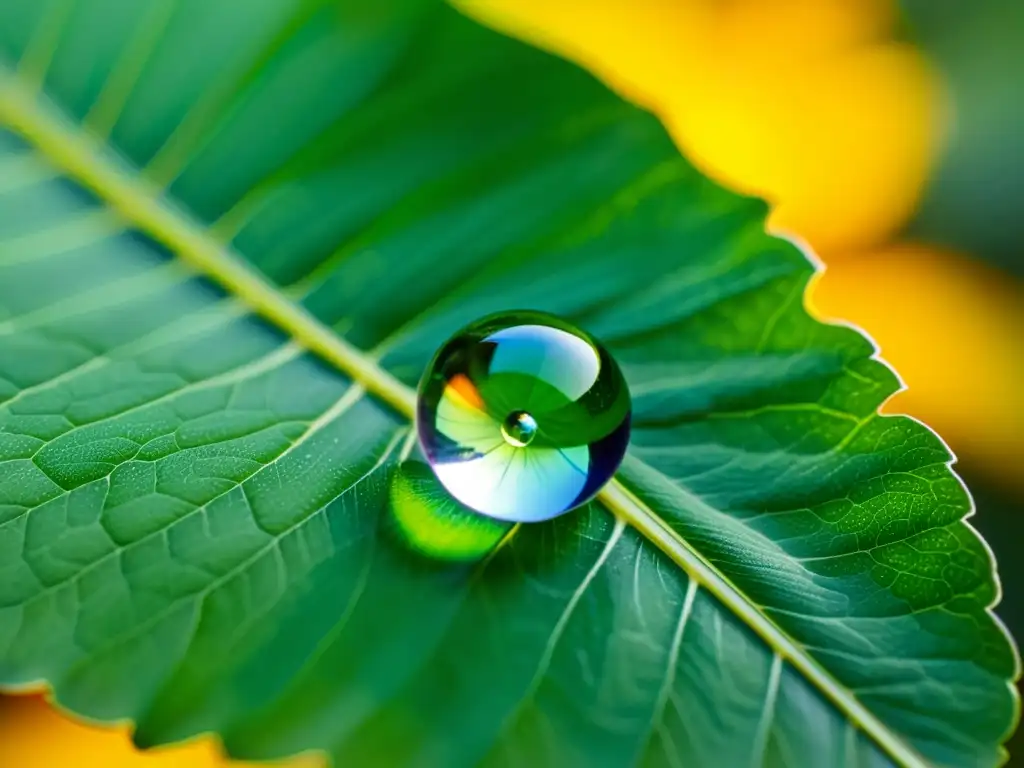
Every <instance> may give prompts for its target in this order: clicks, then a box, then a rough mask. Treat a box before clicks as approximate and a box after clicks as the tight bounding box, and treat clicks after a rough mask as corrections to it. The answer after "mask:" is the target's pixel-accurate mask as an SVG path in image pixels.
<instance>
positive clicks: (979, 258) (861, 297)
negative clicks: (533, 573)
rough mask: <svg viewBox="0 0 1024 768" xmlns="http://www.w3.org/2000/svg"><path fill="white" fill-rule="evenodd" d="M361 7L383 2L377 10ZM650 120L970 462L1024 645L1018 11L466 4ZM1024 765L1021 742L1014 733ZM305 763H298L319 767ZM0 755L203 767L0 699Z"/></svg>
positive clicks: (493, 0) (743, 2)
mask: <svg viewBox="0 0 1024 768" xmlns="http://www.w3.org/2000/svg"><path fill="white" fill-rule="evenodd" d="M367 1H368V2H369V1H370V0H367ZM459 4H460V5H461V7H462V8H463V9H464V10H466V11H467V12H469V13H471V14H473V15H475V16H476V17H478V18H479V19H481V20H483V21H484V22H486V23H488V24H490V25H492V26H495V27H498V28H500V29H503V30H505V31H507V32H509V33H510V34H514V35H516V36H519V37H522V38H525V39H527V40H529V41H531V42H533V43H535V44H538V45H541V46H543V47H546V48H548V49H550V50H552V51H555V52H557V53H559V54H561V55H563V56H565V57H567V58H570V59H572V60H575V61H577V62H578V63H580V64H582V65H583V66H585V67H587V68H588V69H590V70H591V71H593V72H594V73H595V74H597V75H598V76H599V77H601V78H602V79H604V80H605V81H606V82H607V83H608V84H609V85H610V86H611V87H612V88H614V89H616V90H617V91H619V92H620V93H621V94H622V95H623V96H624V97H626V98H628V99H631V100H633V101H635V102H637V103H639V104H641V105H643V106H645V107H647V108H648V109H650V110H652V111H653V112H655V113H656V114H658V115H659V116H660V117H661V118H662V120H663V121H664V122H665V124H666V126H667V127H668V129H669V131H670V132H671V133H672V135H673V137H674V138H675V140H676V142H677V143H678V145H679V147H680V149H681V150H682V151H683V152H684V153H685V154H686V155H687V156H688V157H689V158H690V159H691V160H692V161H694V162H695V163H696V164H697V165H698V166H699V167H700V168H701V169H702V170H703V171H704V172H705V173H706V174H708V175H709V176H711V177H712V178H715V179H717V180H718V181H719V182H720V183H722V184H725V185H727V186H729V187H732V188H733V189H736V190H739V191H742V192H746V193H750V194H756V195H759V196H761V197H764V198H766V199H767V200H768V201H769V202H770V203H771V204H772V214H771V217H770V219H769V222H768V225H769V227H770V229H771V230H773V231H775V232H778V233H784V234H787V235H790V236H794V237H796V238H799V239H801V240H803V241H805V242H806V243H808V244H809V245H810V246H811V248H812V249H813V250H814V251H815V252H816V253H817V254H818V256H819V257H820V258H821V260H822V262H823V263H824V265H825V266H826V270H825V272H824V273H823V275H822V276H821V277H820V278H819V279H818V280H817V281H816V282H815V283H814V284H813V286H812V291H811V295H810V296H809V298H808V300H809V302H810V304H811V306H812V307H813V309H814V310H815V311H816V313H817V314H818V315H819V316H820V317H822V318H827V319H835V320H843V321H847V322H852V323H855V324H857V325H859V326H860V327H862V328H864V329H865V330H866V331H867V332H868V333H869V334H870V335H871V336H872V337H873V338H874V339H875V340H876V342H877V343H878V345H879V347H880V349H881V352H882V355H883V357H884V358H885V359H886V360H888V361H889V362H890V363H892V364H893V366H894V367H895V368H896V370H898V371H899V373H900V374H901V376H902V377H903V379H904V381H905V382H906V384H907V387H908V388H907V390H906V391H904V392H902V393H900V394H899V395H897V396H896V397H894V398H893V399H892V400H891V401H890V402H889V403H888V404H887V406H886V407H887V409H888V410H889V411H891V412H902V413H909V414H911V415H914V416H917V417H918V418H920V419H921V420H923V421H925V422H926V423H928V424H930V425H931V426H933V427H934V428H935V429H936V430H937V431H938V432H939V433H940V434H941V435H942V436H943V437H944V438H945V439H946V440H947V442H948V443H949V444H950V446H951V447H952V448H953V450H954V452H955V453H956V454H957V456H958V457H959V459H960V462H959V464H958V469H959V470H960V472H961V474H962V475H963V476H964V477H965V479H966V480H967V482H968V485H969V487H970V488H971V489H972V491H973V492H974V495H975V499H976V502H977V508H978V512H977V514H976V516H975V518H974V520H973V522H974V524H975V526H976V527H977V528H978V529H979V530H981V532H982V533H983V534H984V535H985V537H986V538H987V539H988V541H989V542H990V544H991V545H992V548H993V549H994V550H995V553H996V556H997V558H998V559H999V562H1000V566H1001V567H1000V573H1001V576H1002V581H1003V585H1004V591H1005V593H1006V594H1005V596H1004V600H1003V603H1002V604H1001V606H1000V608H999V610H998V613H999V615H1000V616H1001V617H1002V618H1003V619H1004V621H1006V623H1007V624H1008V625H1009V626H1010V628H1011V631H1013V632H1014V634H1015V635H1016V636H1017V637H1024V558H1022V557H1021V556H1020V554H1019V549H1020V547H1021V546H1022V545H1024V467H1022V466H1021V465H1022V460H1024V386H1022V382H1024V376H1022V374H1024V357H1022V355H1021V348H1022V346H1024V344H1022V342H1024V95H1022V94H1024V91H1022V90H1021V88H1022V86H1021V77H1022V76H1024V2H1021V0H983V1H981V0H979V1H977V2H962V0H902V2H897V0H460V3H459ZM1010 751H1011V755H1013V754H1016V755H1018V757H1017V759H1016V760H1015V759H1014V758H1013V757H1011V765H1013V764H1018V765H1024V736H1021V735H1018V737H1017V738H1016V739H1014V741H1012V742H1011V744H1010ZM315 764H317V761H316V760H315V759H314V758H309V757H307V758H298V759H297V760H294V761H291V762H290V763H289V765H290V766H292V765H294V766H302V767H303V768H305V766H312V765H315ZM0 765H3V766H12V767H16V768H62V767H63V766H72V765H73V766H76V768H92V767H93V766H96V767H100V766H102V768H129V767H131V768H179V767H180V768H208V767H213V766H226V765H229V763H228V761H226V760H225V759H224V758H222V757H221V755H220V752H219V749H218V747H217V745H216V744H215V743H214V742H213V741H212V740H209V739H206V740H199V741H197V742H194V743H192V744H189V745H185V746H183V747H176V748H169V749H161V750H157V751H156V752H152V753H147V754H142V753H139V752H136V751H135V750H133V749H132V747H131V744H130V739H129V736H128V726H127V725H124V726H121V727H115V728H109V727H107V728H98V727H93V726H89V725H85V724H81V723H78V722H76V721H74V720H72V719H70V718H67V717H65V716H64V715H62V714H60V713H58V712H56V711H55V710H54V709H52V708H51V707H49V705H47V704H46V703H45V701H44V700H43V699H42V698H41V697H40V696H38V695H36V696H21V697H12V698H6V699H4V698H0Z"/></svg>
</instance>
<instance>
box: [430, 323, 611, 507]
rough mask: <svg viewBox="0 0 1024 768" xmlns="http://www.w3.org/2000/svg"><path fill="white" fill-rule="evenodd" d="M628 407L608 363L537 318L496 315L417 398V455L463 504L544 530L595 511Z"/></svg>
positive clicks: (433, 374)
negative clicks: (576, 511)
mask: <svg viewBox="0 0 1024 768" xmlns="http://www.w3.org/2000/svg"><path fill="white" fill-rule="evenodd" d="M629 419H630V397H629V390H628V388H627V386H626V381H625V378H624V377H623V375H622V371H621V370H620V369H619V366H618V364H617V363H616V362H615V360H614V359H613V358H612V357H611V355H610V354H609V353H608V351H607V350H606V349H605V348H604V346H603V345H601V344H600V343H599V342H597V341H596V340H595V339H593V338H592V337H590V336H589V335H588V334H586V333H584V332H583V331H581V330H580V329H578V328H576V327H575V326H573V325H571V324H570V323H568V322H566V321H564V320H561V319H559V318H557V317H554V316H552V315H547V314H543V313H540V312H513V313H506V314H501V315H493V316H490V317H486V318H484V319H482V320H479V321H477V322H476V323H473V324H472V325H470V326H468V327H466V328H464V329H463V330H462V331H460V332H459V333H457V334H456V335H455V336H453V337H452V338H451V339H449V340H448V341H447V342H446V343H445V344H444V345H443V346H442V347H441V349H440V350H439V351H438V352H437V354H436V355H435V356H434V359H433V361H432V362H431V364H430V366H429V367H428V369H427V371H426V372H425V374H424V376H423V379H422V381H421V382H420V388H419V399H418V402H417V429H418V432H419V438H420V445H421V446H422V448H423V452H424V455H425V456H426V457H427V459H428V461H429V462H430V465H431V467H432V468H433V470H434V472H435V474H436V476H437V478H438V480H439V481H440V482H441V483H442V484H443V486H444V487H445V488H446V489H447V490H448V492H449V493H450V494H451V495H452V496H453V497H455V498H456V499H457V500H458V501H460V502H461V503H462V504H464V505H466V506H467V507H470V508H471V509H474V510H476V511H477V512H481V513H483V514H485V515H489V516H491V517H494V518H498V519H501V520H511V521H520V522H527V521H536V520H547V519H549V518H552V517H555V516H557V515H559V514H562V513H563V512H566V511H568V510H570V509H572V508H574V507H577V506H579V505H581V504H583V503H585V502H586V501H588V500H589V499H591V498H592V497H593V496H594V495H595V494H596V493H597V492H598V491H599V490H600V489H601V487H602V486H603V485H604V484H605V483H606V482H607V481H608V480H609V479H610V478H611V477H612V475H613V474H614V473H615V470H616V469H617V468H618V466H619V464H620V462H621V461H622V457H623V455H624V454H625V451H626V445H627V443H628V441H629Z"/></svg>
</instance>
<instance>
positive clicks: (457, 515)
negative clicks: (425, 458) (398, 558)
mask: <svg viewBox="0 0 1024 768" xmlns="http://www.w3.org/2000/svg"><path fill="white" fill-rule="evenodd" d="M388 496H389V520H388V523H389V524H390V525H389V527H393V528H394V531H395V533H396V534H397V537H398V538H399V539H400V540H401V541H402V542H403V543H405V544H406V545H407V546H408V547H409V548H410V549H412V550H414V551H416V552H418V553H419V554H422V555H425V556H427V557H431V558H434V559H438V560H447V561H454V562H470V561H474V560H480V559H482V558H483V557H484V556H486V555H487V554H489V553H490V552H492V551H493V550H494V549H496V548H497V547H498V546H499V545H501V544H502V543H504V541H506V540H507V539H508V538H510V537H511V536H512V534H513V529H514V528H515V523H511V522H507V521H504V520H495V519H494V518H490V517H487V516H486V515H481V514H479V513H478V512H474V511H473V510H471V509H469V508H468V507H465V506H463V505H462V504H460V503H459V502H458V501H456V500H455V499H453V498H452V497H451V496H450V495H449V494H448V492H447V491H446V490H445V488H444V486H443V485H441V483H440V482H439V481H438V480H437V477H436V476H435V475H434V471H433V470H432V469H431V468H430V466H429V465H427V464H425V463H423V462H421V461H405V462H403V463H402V464H401V466H399V467H398V469H397V470H396V471H395V473H394V474H393V475H392V478H391V486H390V489H389V493H388Z"/></svg>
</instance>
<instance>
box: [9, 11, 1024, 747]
mask: <svg viewBox="0 0 1024 768" xmlns="http://www.w3.org/2000/svg"><path fill="white" fill-rule="evenodd" d="M0 52H2V56H3V57H4V59H5V60H6V64H5V65H4V68H3V69H2V70H0V119H2V121H3V122H4V124H5V125H7V127H8V128H9V130H7V131H5V132H4V133H2V134H0V153H2V154H0V169H2V173H0V195H2V196H0V238H2V241H0V312H2V313H3V314H2V316H0V398H2V402H0V681H2V682H4V683H5V684H7V685H12V686H18V685H28V684H32V683H33V682H36V681H41V680H45V681H47V682H48V683H50V684H51V685H52V686H53V688H54V691H55V694H56V696H57V698H58V700H59V701H61V702H62V703H63V704H65V705H67V706H69V707H71V708H72V709H74V710H76V711H78V712H81V713H83V714H85V715H88V716H90V717H96V718H102V719H115V718H131V719H133V720H134V721H135V722H136V723H137V724H138V730H137V733H136V739H137V741H138V742H139V743H140V744H144V745H148V744H156V743H162V742H166V741H170V740H174V739H180V738H184V737H187V736H189V735H192V734H195V733H198V732H201V731H205V730H212V731H215V732H217V733H219V734H220V735H221V736H222V737H223V738H224V740H225V742H226V744H227V746H228V748H229V750H230V752H231V753H232V754H233V755H236V756H244V757H259V758H262V757H271V756H276V755H282V754H288V753H293V752H297V751H301V750H306V749H314V748H316V749H323V750H326V751H327V752H328V753H329V754H331V755H332V756H333V757H335V758H336V759H337V761H338V762H339V763H340V764H350V765H422V766H437V765H445V766H460V765H466V766H469V765H495V766H503V765H515V764H519V763H522V762H526V761H529V762H530V763H532V764H541V765H553V766H576V765H592V764H606V765H644V766H659V765H670V766H675V765H745V764H752V765H759V764H763V765H772V766H775V765H780V766H782V765H785V766H794V765H808V766H821V765H846V766H876V765H878V766H881V765H891V764H899V765H921V764H924V763H925V762H926V761H927V762H931V763H935V764H943V765H992V764H996V763H998V762H999V761H1000V759H1001V751H1000V743H1001V742H1002V740H1003V739H1004V738H1005V736H1006V735H1007V732H1008V730H1009V729H1010V727H1011V724H1012V723H1013V721H1014V719H1015V716H1016V709H1015V708H1016V701H1015V699H1014V694H1013V692H1012V688H1011V687H1010V684H1009V682H1010V680H1011V679H1012V678H1014V677H1015V676H1016V674H1017V671H1018V670H1017V661H1016V656H1015V653H1014V651H1013V648H1012V645H1011V643H1010V641H1009V639H1008V637H1007V635H1006V634H1005V632H1004V631H1003V629H1002V628H1001V626H1000V625H999V624H998V623H997V622H996V620H995V619H994V617H993V616H992V614H991V613H990V611H989V608H990V607H991V606H992V605H993V604H994V602H995V601H996V600H997V597H998V587H997V583H996V581H995V578H994V576H993V570H992V562H991V558H990V555H989V553H988V551H987V549H986V548H985V546H984V544H983V543H982V542H981V541H980V540H979V539H978V537H977V536H976V534H975V533H974V532H973V531H972V530H971V529H970V528H969V527H968V526H967V525H966V524H965V523H964V522H963V518H964V516H965V515H966V514H968V513H969V511H970V509H971V502H970V498H969V496H968V495H967V493H966V492H965V490H964V489H963V487H962V486H961V484H960V482H959V481H958V479H957V478H956V476H955V475H954V474H953V473H952V472H951V471H950V469H949V462H950V460H951V456H950V454H949V451H948V450H947V449H946V447H945V446H944V445H943V444H942V442H941V441H940V440H939V439H938V438H937V437H936V436H935V435H933V434H932V433H931V432H930V431H929V430H928V429H927V428H925V427H924V426H922V425H920V424H918V423H916V422H914V421H912V420H910V419H907V418H902V417H881V416H879V415H878V413H877V409H878V406H879V405H880V404H881V403H882V402H883V401H884V400H885V399H886V397H888V396H889V395H890V394H891V393H892V392H893V391H895V390H896V388H897V386H898V382H897V380H896V378H895V376H894V375H893V374H892V373H891V371H889V370H888V369H887V368H886V367H885V366H884V365H882V364H881V363H879V362H878V361H877V360H875V359H874V357H873V354H874V350H873V348H872V346H871V344H870V343H869V342H868V341H867V340H866V339H864V338H863V337H862V336H861V335H860V334H859V333H857V332H856V331H854V330H851V329H847V328H841V327H835V326H829V325H824V324H821V323H819V322H817V321H815V320H813V319H812V318H811V317H809V316H808V314H807V312H806V311H805V309H804V307H803V302H802V296H803V293H804V289H805V287H806V284H807V281H808V279H809V277H810V275H811V274H812V271H813V269H812V266H811V265H810V264H809V263H808V260H807V259H806V258H805V256H804V255H803V254H802V253H801V252H800V251H799V250H798V249H797V248H796V247H794V246H793V245H792V244H790V243H787V242H784V241H780V240H777V239H773V238H770V237H768V236H767V235H765V234H764V232H763V220H764V213H765V206H764V204H763V203H761V202H759V201H756V200H751V199H745V198H740V197H737V196H735V195H733V194H730V193H727V192H725V191H723V190H721V189H719V188H717V187H716V186H714V185H713V184H711V183H710V182H708V181H707V180H706V179H704V178H703V177H701V176H700V175H699V174H698V173H697V172H696V171H695V170H694V169H693V168H692V167H691V166H690V165H689V164H687V162H686V161H685V160H684V159H683V158H681V157H679V155H678V154H677V152H676V150H675V149H674V147H673V146H672V145H671V143H670V141H669V139H668V138H667V137H666V135H665V133H664V131H663V130H662V128H661V127H660V126H659V125H658V124H657V122H656V121H655V120H654V119H652V118H651V117H649V116H648V115H646V114H643V113H641V112H639V111H637V110H636V109H634V108H632V107H629V106H628V105H625V104H623V103H621V102H620V101H618V100H617V99H616V98H615V97H613V96H611V95H610V94H609V93H608V92H607V91H606V90H605V89H604V88H603V87H601V86H600V85H599V84H597V83H596V82H594V81H593V80H592V79H591V78H590V77H589V76H588V75H586V74H585V73H582V72H580V71H579V70H577V69H575V68H573V67H571V66H569V65H567V64H565V63H562V62H558V61H556V60H554V59H552V58H551V57H549V56H547V55H545V54H542V53H540V52H537V51H533V50H530V49H528V48H526V47H524V46H522V45H520V44H518V43H515V42H512V41H509V40H506V39H503V38H501V37H499V36H497V35H495V34H493V33H491V32H488V31H486V30H483V29H481V28H478V27H476V26H474V25H473V24H472V23H470V22H468V21H467V20H464V19H462V18H460V17H459V16H457V15H456V14H455V13H454V12H453V11H451V10H450V9H447V8H444V7H435V6H433V5H424V6H419V5H416V4H415V3H412V2H398V0H391V2H382V3H374V4H359V3H340V4H337V3H322V2H306V1H303V0H259V1H258V2H256V1H252V2H247V3H244V4H243V3H241V2H240V0H201V2H200V1H198V0H197V1H196V2H192V1H191V0H180V1H179V2H173V3H172V2H168V3H156V2H152V3H126V2H120V1H119V0H79V2H75V3H67V2H64V1H63V0H56V1H55V2H52V3H36V2H32V1H31V0H9V2H7V3H5V4H4V6H3V8H2V9H0ZM510 308H518V309H524V308H525V309H542V310H546V311H549V312H555V313H557V314H560V315H563V316H565V317H567V318H570V319H572V320H574V321H575V322H577V323H579V324H580V325H582V326H584V327H586V328H587V329H588V330H589V331H591V332H593V333H595V334H596V335H598V336H600V337H601V338H603V339H604V340H605V341H606V343H607V344H608V345H609V347H610V348H611V349H612V350H613V352H614V353H615V354H616V356H617V358H618V359H619V360H620V362H621V363H622V365H623V368H624V370H625V372H626V375H627V378H628V379H629V382H630V386H631V389H632V392H633V397H634V404H635V429H634V434H633V439H632V446H631V449H630V454H629V456H628V458H627V461H626V463H625V465H624V466H623V468H622V470H621V471H620V474H619V478H618V480H617V481H616V482H615V483H613V484H612V485H611V486H609V487H608V489H606V490H605V491H604V492H603V493H602V494H601V496H600V497H599V500H598V501H597V502H594V503H593V504H591V505H589V506H588V507H586V508H585V509H582V510H579V511H578V512H577V513H574V514H571V515H568V516H566V517H564V518H561V519H559V520H556V521H554V522H552V523H550V524H543V525H535V526H524V527H523V528H522V529H521V530H519V531H517V532H516V534H515V535H514V536H513V537H512V538H511V540H510V541H509V542H508V543H507V544H505V545H504V546H503V547H501V548H500V549H499V550H498V551H497V552H496V553H494V555H493V556H492V557H490V558H488V559H486V560H484V561H482V562H480V563H478V564H476V565H469V566H467V565H464V564H453V563H440V562H434V561H430V560H429V559H426V558H422V557H416V556H413V555H411V554H410V553H409V552H408V551H407V550H405V549H402V548H401V547H399V546H396V544H395V541H394V537H393V536H391V535H390V533H391V532H390V531H389V515H388V511H387V509H388V480H389V477H390V476H391V473H392V472H393V471H394V469H395V467H396V466H397V464H398V461H399V459H400V458H401V457H402V456H403V455H405V454H406V453H407V452H408V450H409V448H410V446H411V440H410V439H409V435H410V427H409V417H410V415H411V412H412V398H413V392H412V389H411V387H412V386H414V384H415V381H416V379H417V378H418V376H419V373H420V371H421V370H422V367H423V365H424V364H425V362H426V360H427V359H428V357H429V355H430V354H431V353H432V352H433V350H434V348H435V347H436V346H437V345H438V344H439V342H440V341H442V340H443V339H444V338H446V337H447V335H448V334H449V333H451V332H452V331H453V330H455V329H456V328H457V327H459V326H460V325H461V324H463V323H465V322H467V321H469V320H472V319H474V318H476V317H478V316H480V315H483V314H486V313H489V312H494V311H497V310H502V309H510Z"/></svg>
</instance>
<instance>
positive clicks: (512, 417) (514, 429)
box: [501, 411, 537, 448]
mask: <svg viewBox="0 0 1024 768" xmlns="http://www.w3.org/2000/svg"><path fill="white" fill-rule="evenodd" d="M536 434H537V420H536V419H535V418H533V416H531V415H530V414H528V413H527V412H526V411H512V413H510V414H509V415H508V418H506V419H505V421H503V422H502V424H501V436H502V437H504V438H505V442H506V443H508V444H509V445H511V446H513V447H515V448H525V447H526V446H528V445H529V444H530V442H531V441H532V440H533V437H534V435H536Z"/></svg>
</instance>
